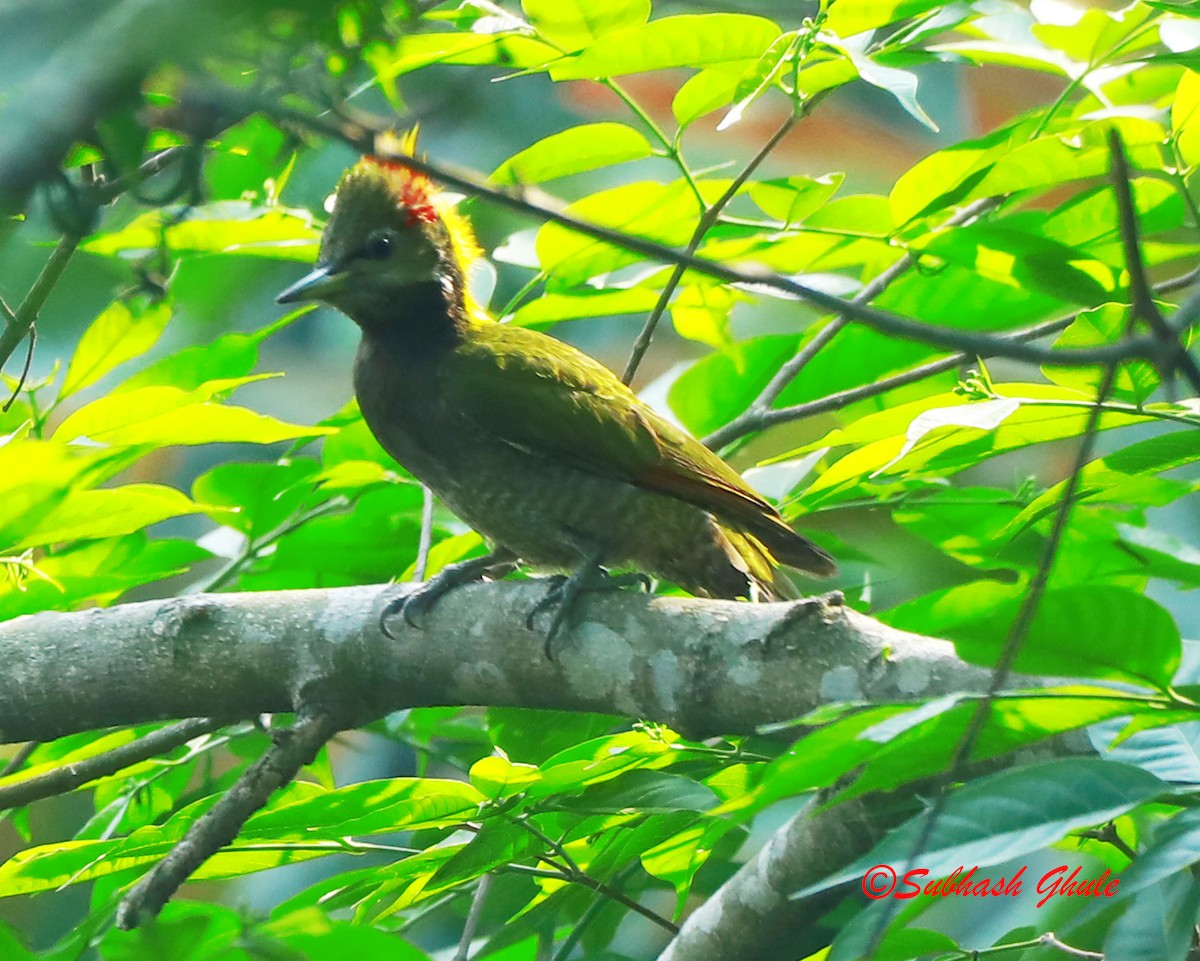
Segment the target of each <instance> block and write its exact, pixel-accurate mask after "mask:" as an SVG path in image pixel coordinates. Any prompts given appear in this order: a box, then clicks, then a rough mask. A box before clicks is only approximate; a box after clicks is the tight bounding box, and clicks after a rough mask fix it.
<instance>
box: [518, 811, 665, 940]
mask: <svg viewBox="0 0 1200 961" xmlns="http://www.w3.org/2000/svg"><path fill="white" fill-rule="evenodd" d="M510 820H512V821H514V822H515V823H516V824H517V825H518V826H520V827H522V828H524V829H525V830H526V831H528V832H529V833H530V834H532V835H533V836H534V837H535V838H537V839H538V840H539V841H541V842H542V843H543V844H545V845H546V847H548V848H549V849H550V850H551V851H552V852H553V853H554V855H555V857H557V858H558V860H559V861H561V862H562V864H561V865H559V864H556V863H555V862H554V861H551V860H548V859H546V858H543V859H542V860H543V861H545V862H546V863H547V864H554V865H555V867H556V868H557V869H558V872H557V873H556V874H555V875H553V876H556V877H559V878H561V879H562V880H564V881H571V882H573V883H575V884H581V885H583V886H584V887H585V888H591V889H592V890H593V891H595V892H596V893H597V894H602V895H604V897H606V898H609V899H610V900H612V901H616V902H617V903H618V904H621V905H624V906H625V907H627V908H628V909H629V910H630V911H635V912H637V913H638V914H640V915H641V916H642V917H644V918H646V919H647V920H648V921H653V922H654V923H655V924H657V925H658V926H659V927H660V928H663V929H664V930H666V931H670V932H671V934H673V935H675V934H678V933H679V925H677V924H675V923H674V922H673V921H671V920H669V919H667V918H664V917H663V916H662V915H661V914H658V913H657V912H655V911H652V910H650V908H648V907H646V906H645V905H644V904H641V903H640V902H638V901H636V900H634V899H633V898H631V897H629V895H627V894H626V893H625V892H624V891H620V890H618V889H617V888H615V887H613V886H612V885H610V884H606V883H604V882H603V881H599V880H597V879H596V878H594V877H592V876H591V875H590V874H588V873H587V872H586V871H584V870H582V869H581V868H580V867H579V865H578V864H576V862H575V859H574V858H572V857H571V855H570V854H569V853H568V852H567V850H566V848H565V847H563V845H562V844H561V843H560V842H558V841H555V840H554V839H553V838H552V837H550V836H549V835H547V834H545V833H544V832H543V831H542V830H541V829H540V828H538V826H537V825H536V824H534V823H533V822H532V821H531V820H530V819H529V818H527V817H521V818H511V819H510Z"/></svg>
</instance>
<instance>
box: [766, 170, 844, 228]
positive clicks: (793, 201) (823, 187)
mask: <svg viewBox="0 0 1200 961" xmlns="http://www.w3.org/2000/svg"><path fill="white" fill-rule="evenodd" d="M845 179H846V175H845V174H842V173H832V174H825V175H823V176H821V177H805V176H803V175H796V176H794V177H788V178H786V179H783V180H762V181H758V182H756V183H752V184H751V185H750V199H751V200H753V201H754V202H755V203H756V204H758V206H759V208H760V209H761V210H762V212H763V213H765V214H766V215H767V216H768V217H774V218H775V219H776V220H781V221H783V223H785V224H787V225H788V226H789V227H791V226H794V225H795V224H799V223H803V222H804V220H805V218H807V217H808V216H809V214H811V213H813V212H815V211H817V210H819V209H820V208H821V207H823V206H825V204H826V202H827V201H828V200H829V199H830V198H831V197H833V195H834V194H835V193H837V190H838V188H839V187H840V186H841V185H842V181H844V180H845Z"/></svg>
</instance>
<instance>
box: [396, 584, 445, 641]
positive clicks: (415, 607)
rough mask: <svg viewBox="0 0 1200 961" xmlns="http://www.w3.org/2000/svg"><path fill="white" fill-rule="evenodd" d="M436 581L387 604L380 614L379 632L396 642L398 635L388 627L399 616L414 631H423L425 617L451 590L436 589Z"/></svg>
mask: <svg viewBox="0 0 1200 961" xmlns="http://www.w3.org/2000/svg"><path fill="white" fill-rule="evenodd" d="M435 581H436V578H435V579H434V580H433V581H428V582H427V583H425V584H422V585H421V586H420V587H417V588H415V589H413V590H411V591H409V592H408V593H407V594H405V595H404V596H403V597H394V598H392V600H390V601H388V602H387V604H386V605H385V606H384V608H383V610H382V611H381V612H380V614H379V630H380V631H382V632H383V635H384V637H388V638H390V639H391V640H393V641H394V640H396V635H395V634H393V633H392V629H391V628H390V627H388V621H389V620H390V619H391V618H393V617H395V616H396V615H397V614H399V615H400V616H401V617H403V618H404V623H405V624H407V625H408V626H409V627H411V628H413V630H417V631H419V630H421V627H422V625H421V621H422V620H424V618H425V615H426V614H428V613H429V611H430V610H431V609H432V608H433V605H434V604H436V603H437V602H438V601H439V600H441V598H442V595H444V594H445V593H446V592H447V591H449V590H450V586H447V587H444V588H440V589H439V588H435V587H434V583H435Z"/></svg>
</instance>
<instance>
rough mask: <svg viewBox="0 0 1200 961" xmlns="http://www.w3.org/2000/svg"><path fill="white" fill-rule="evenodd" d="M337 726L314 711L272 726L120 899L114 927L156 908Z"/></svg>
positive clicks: (124, 925) (127, 926)
mask: <svg viewBox="0 0 1200 961" xmlns="http://www.w3.org/2000/svg"><path fill="white" fill-rule="evenodd" d="M341 727H342V723H341V721H340V720H339V719H338V718H337V717H335V716H334V715H332V714H326V713H313V714H302V715H301V716H300V717H299V718H297V720H296V723H295V724H294V725H293V726H292V727H290V728H286V729H284V730H279V731H275V732H272V735H273V742H272V744H271V746H270V747H269V748H268V749H267V751H266V752H265V753H264V754H263V755H262V757H260V758H259V759H258V760H257V761H255V762H254V763H253V764H252V765H250V767H248V768H247V769H246V770H245V771H244V772H243V773H242V775H241V777H239V778H238V780H237V782H236V783H235V784H234V785H233V787H231V788H230V789H229V790H228V791H227V792H226V793H225V794H224V795H222V797H221V799H220V800H219V801H217V803H216V804H215V805H213V807H211V808H210V809H209V810H208V811H207V812H205V813H204V814H203V815H202V816H201V817H200V818H199V819H197V820H196V821H194V822H193V823H192V824H191V825H190V826H189V828H188V830H187V834H185V835H184V837H183V839H182V840H181V841H180V842H179V843H178V844H177V845H175V847H173V848H172V849H171V851H170V853H168V854H167V856H166V857H164V858H163V859H162V860H161V861H159V862H158V864H156V865H155V866H154V867H153V868H152V869H151V870H150V872H149V873H148V874H147V875H146V876H145V877H143V878H142V879H141V880H140V881H139V882H138V883H137V884H136V885H134V887H133V889H132V890H131V891H130V892H129V893H128V894H127V895H126V896H125V898H124V899H123V900H122V901H121V904H120V906H119V907H118V908H117V927H119V928H122V929H124V930H126V931H128V930H130V929H132V928H135V927H137V926H138V924H139V923H140V922H141V921H142V920H143V919H144V918H147V917H153V916H155V915H156V914H158V912H159V911H161V910H162V907H163V905H165V904H166V903H167V901H169V900H170V899H171V896H172V895H173V894H174V893H175V892H176V891H177V890H178V889H179V887H180V885H182V884H183V883H184V881H186V880H187V879H188V877H189V876H191V874H192V873H193V872H194V871H195V870H196V869H197V868H198V867H200V865H202V864H203V863H204V862H205V861H207V860H208V859H209V858H210V857H212V856H213V855H214V854H216V853H217V852H218V851H219V850H221V848H223V847H224V846H225V845H226V844H228V843H229V842H231V841H232V840H233V839H234V838H235V837H237V834H238V832H239V831H240V830H241V828H242V825H243V824H245V823H246V821H247V819H248V818H249V817H250V815H252V814H253V813H254V812H255V811H257V810H258V809H259V808H261V807H262V806H263V805H264V804H266V803H267V800H268V799H269V798H270V796H271V795H272V794H274V793H275V791H276V790H278V789H279V788H281V787H283V786H284V785H285V784H288V783H289V782H290V781H291V780H292V779H293V778H294V777H295V776H296V774H297V773H298V772H299V771H300V768H301V767H303V766H304V765H305V764H307V763H308V762H309V761H311V760H312V759H313V757H314V756H315V755H316V753H317V751H319V750H320V749H321V747H322V745H324V744H325V742H326V741H328V740H329V739H330V738H331V737H333V735H334V734H336V733H337V732H338V731H339V730H340V729H341Z"/></svg>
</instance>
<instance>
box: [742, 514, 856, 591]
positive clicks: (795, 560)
mask: <svg viewBox="0 0 1200 961" xmlns="http://www.w3.org/2000/svg"><path fill="white" fill-rule="evenodd" d="M750 537H751V539H752V540H754V541H756V542H757V543H758V545H759V547H760V549H765V550H766V551H767V552H768V553H769V554H770V555H771V557H773V558H774V559H775V560H776V561H777V562H778V563H780V564H784V565H786V566H787V567H794V568H796V570H798V571H804V572H805V573H806V574H812V575H814V576H815V577H832V576H833V575H834V574H836V573H837V564H836V563H834V560H833V558H832V557H830V556H829V554H827V553H826V552H825V551H824V550H822V549H821V548H819V547H818V546H817V545H816V544H814V543H813V542H812V541H810V540H809V539H808V538H807V537H805V536H804V535H802V534H797V533H796V532H795V531H794V530H792V529H791V528H790V527H788V526H787V524H785V523H784V522H783V519H782V518H772V519H770V521H769V522H768V521H766V520H764V522H763V523H762V524H760V525H755V526H754V527H753V528H751V529H750Z"/></svg>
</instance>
